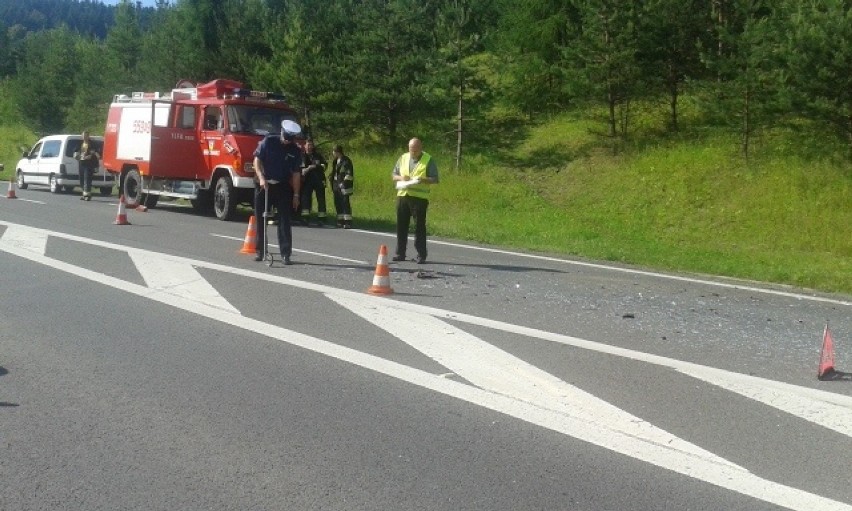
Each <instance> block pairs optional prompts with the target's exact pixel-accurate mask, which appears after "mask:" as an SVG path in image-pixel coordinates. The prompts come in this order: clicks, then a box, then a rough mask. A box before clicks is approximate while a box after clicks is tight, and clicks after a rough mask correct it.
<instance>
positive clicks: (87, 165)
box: [77, 130, 101, 201]
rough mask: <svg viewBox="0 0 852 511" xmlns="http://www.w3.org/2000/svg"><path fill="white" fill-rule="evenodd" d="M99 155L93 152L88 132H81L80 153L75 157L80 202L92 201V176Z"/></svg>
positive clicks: (96, 166)
mask: <svg viewBox="0 0 852 511" xmlns="http://www.w3.org/2000/svg"><path fill="white" fill-rule="evenodd" d="M100 157H101V155H100V154H98V152H97V151H96V150H95V146H94V144H93V143H92V139H90V138H89V131H88V130H86V131H84V132H83V142H82V143H81V144H80V152H79V153H78V155H77V158H78V160H79V162H80V163H79V168H78V174H79V175H80V189H81V190H82V191H83V194H82V195H81V196H80V200H84V201H90V200H92V174H94V173H95V171H96V170H97V169H98V164H99V162H100Z"/></svg>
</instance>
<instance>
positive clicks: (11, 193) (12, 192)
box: [6, 179, 18, 199]
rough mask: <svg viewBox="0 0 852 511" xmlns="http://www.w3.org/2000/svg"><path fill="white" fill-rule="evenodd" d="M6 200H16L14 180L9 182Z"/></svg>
mask: <svg viewBox="0 0 852 511" xmlns="http://www.w3.org/2000/svg"><path fill="white" fill-rule="evenodd" d="M6 198H7V199H17V198H18V196H17V195H15V180H14V179H10V180H9V191H8V192H6Z"/></svg>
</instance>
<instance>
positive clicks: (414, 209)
mask: <svg viewBox="0 0 852 511" xmlns="http://www.w3.org/2000/svg"><path fill="white" fill-rule="evenodd" d="M428 207H429V201H428V200H426V199H421V198H419V197H410V196H408V195H402V196H397V198H396V255H398V256H402V257H405V251H406V248H407V247H408V226H409V224H410V222H411V217H414V248H415V249H416V250H417V255H418V256H420V257H422V258H424V259H425V258H426V209H427V208H428Z"/></svg>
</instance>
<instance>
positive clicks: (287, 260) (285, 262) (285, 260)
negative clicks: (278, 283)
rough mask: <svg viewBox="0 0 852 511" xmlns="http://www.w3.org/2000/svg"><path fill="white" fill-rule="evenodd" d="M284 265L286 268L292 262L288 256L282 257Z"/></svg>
mask: <svg viewBox="0 0 852 511" xmlns="http://www.w3.org/2000/svg"><path fill="white" fill-rule="evenodd" d="M284 264H286V265H287V266H290V265H291V264H293V261H291V260H290V256H284Z"/></svg>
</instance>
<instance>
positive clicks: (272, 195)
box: [254, 183, 293, 257]
mask: <svg viewBox="0 0 852 511" xmlns="http://www.w3.org/2000/svg"><path fill="white" fill-rule="evenodd" d="M266 186H268V187H269V205H268V208H269V210H270V211H271V210H272V208H273V207H274V208H275V209H276V211H277V212H276V217H277V218H278V246H279V247H280V251H281V255H282V256H285V257H290V255H291V254H292V253H293V228H292V225H291V224H290V212H291V211H292V209H293V190H292V189H291V188H290V187H289V186H287V185H285V184H283V183H275V184H267V185H266ZM264 207H266V195H265V193H264V191H263V188H261V187H260V186H255V187H254V216H255V219H257V241H256V242H255V245H256V246H257V253H258V254H263V247H264V246H265V245H264V243H265V241H266V240H265V238H264V236H265V231H266V228H267V225H268V224H267V223H266V218H265V217H264V216H263V212H264Z"/></svg>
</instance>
